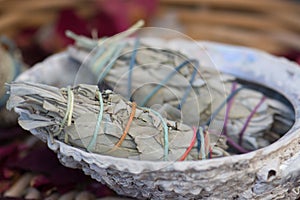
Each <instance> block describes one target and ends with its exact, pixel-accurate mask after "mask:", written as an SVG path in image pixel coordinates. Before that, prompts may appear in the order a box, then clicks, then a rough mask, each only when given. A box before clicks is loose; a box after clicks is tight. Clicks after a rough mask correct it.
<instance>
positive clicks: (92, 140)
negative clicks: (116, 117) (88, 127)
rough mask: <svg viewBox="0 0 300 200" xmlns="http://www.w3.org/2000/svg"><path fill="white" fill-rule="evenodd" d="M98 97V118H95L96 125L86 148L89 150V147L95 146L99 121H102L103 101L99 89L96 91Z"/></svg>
mask: <svg viewBox="0 0 300 200" xmlns="http://www.w3.org/2000/svg"><path fill="white" fill-rule="evenodd" d="M98 97H99V104H100V110H99V114H98V118H97V123H96V127H95V130H94V133H93V138H92V139H91V141H90V143H89V145H88V147H87V150H88V151H91V149H92V148H93V147H94V146H95V144H96V141H97V135H98V132H99V129H100V125H101V121H102V117H103V109H104V103H103V99H102V94H101V92H100V91H98Z"/></svg>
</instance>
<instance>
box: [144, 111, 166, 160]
mask: <svg viewBox="0 0 300 200" xmlns="http://www.w3.org/2000/svg"><path fill="white" fill-rule="evenodd" d="M142 109H144V110H146V111H148V112H152V113H154V114H155V115H156V116H157V117H158V118H159V119H160V120H161V123H162V126H163V129H164V160H165V161H166V160H168V154H169V131H168V125H167V123H166V122H165V120H164V118H163V117H162V116H161V114H159V113H158V112H156V111H155V110H153V109H151V108H146V107H143V108H142Z"/></svg>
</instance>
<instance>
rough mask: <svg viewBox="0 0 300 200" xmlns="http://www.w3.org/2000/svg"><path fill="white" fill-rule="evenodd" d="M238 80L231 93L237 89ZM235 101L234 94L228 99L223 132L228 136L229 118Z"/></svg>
mask: <svg viewBox="0 0 300 200" xmlns="http://www.w3.org/2000/svg"><path fill="white" fill-rule="evenodd" d="M236 85H237V84H236V82H234V83H233V84H232V86H231V92H230V93H231V94H232V93H233V92H234V91H235V90H236ZM233 101H234V96H233V97H232V98H231V99H230V100H229V101H228V104H227V107H226V112H225V119H224V129H223V134H224V135H226V136H227V123H228V119H229V113H230V110H231V107H232V104H233Z"/></svg>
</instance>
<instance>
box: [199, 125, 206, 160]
mask: <svg viewBox="0 0 300 200" xmlns="http://www.w3.org/2000/svg"><path fill="white" fill-rule="evenodd" d="M199 130H200V131H199V134H200V137H201V151H200V152H201V157H202V159H203V160H205V159H206V155H205V140H204V135H203V128H202V127H199Z"/></svg>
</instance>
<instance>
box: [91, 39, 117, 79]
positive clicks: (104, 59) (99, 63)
mask: <svg viewBox="0 0 300 200" xmlns="http://www.w3.org/2000/svg"><path fill="white" fill-rule="evenodd" d="M118 47H119V45H117V44H115V45H112V46H111V47H110V48H108V49H107V48H105V51H104V52H103V54H101V56H100V57H99V58H97V59H96V61H95V63H94V64H93V65H92V71H93V73H94V74H96V75H97V74H99V73H100V72H101V71H102V69H103V67H105V65H106V64H107V63H109V61H110V60H111V58H112V56H113V55H114V53H115V51H116V50H117V49H118ZM95 57H96V55H95Z"/></svg>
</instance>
